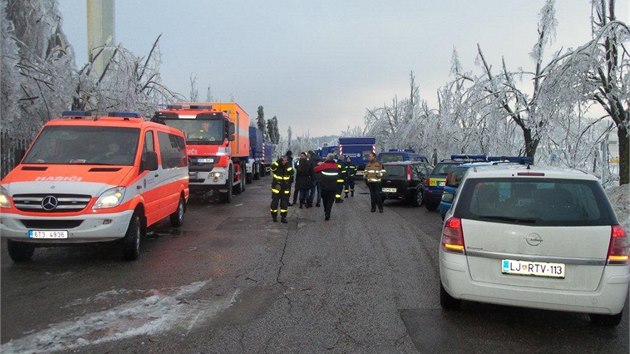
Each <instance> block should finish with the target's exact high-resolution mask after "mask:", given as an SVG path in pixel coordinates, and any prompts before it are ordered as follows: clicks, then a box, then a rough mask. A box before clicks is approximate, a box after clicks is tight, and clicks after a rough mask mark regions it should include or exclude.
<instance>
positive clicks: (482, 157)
mask: <svg viewBox="0 0 630 354" xmlns="http://www.w3.org/2000/svg"><path fill="white" fill-rule="evenodd" d="M451 160H477V161H486V155H485V154H479V155H465V154H459V155H451Z"/></svg>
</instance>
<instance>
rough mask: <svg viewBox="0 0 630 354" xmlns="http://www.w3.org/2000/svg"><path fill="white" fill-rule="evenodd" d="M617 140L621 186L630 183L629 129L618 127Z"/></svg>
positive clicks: (621, 125) (620, 125)
mask: <svg viewBox="0 0 630 354" xmlns="http://www.w3.org/2000/svg"><path fill="white" fill-rule="evenodd" d="M617 139H619V185H622V184H628V183H630V176H629V174H630V171H629V170H630V138H629V137H628V129H627V128H626V127H625V126H624V125H623V124H619V125H617Z"/></svg>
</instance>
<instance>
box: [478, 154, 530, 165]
mask: <svg viewBox="0 0 630 354" xmlns="http://www.w3.org/2000/svg"><path fill="white" fill-rule="evenodd" d="M488 161H491V162H501V161H508V162H513V163H519V164H521V165H533V161H532V158H531V157H529V156H488Z"/></svg>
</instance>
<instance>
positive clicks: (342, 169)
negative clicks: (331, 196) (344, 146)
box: [335, 153, 347, 203]
mask: <svg viewBox="0 0 630 354" xmlns="http://www.w3.org/2000/svg"><path fill="white" fill-rule="evenodd" d="M338 157H339V158H338V159H337V168H338V169H339V177H337V194H335V203H343V199H341V193H343V187H344V185H345V184H346V173H347V171H346V163H345V161H344V160H343V154H342V153H339V156H338Z"/></svg>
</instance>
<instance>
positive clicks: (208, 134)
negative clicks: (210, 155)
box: [164, 119, 225, 145]
mask: <svg viewBox="0 0 630 354" xmlns="http://www.w3.org/2000/svg"><path fill="white" fill-rule="evenodd" d="M164 123H165V124H166V125H168V126H170V127H173V128H177V129H179V130H181V131H182V132H184V135H185V136H186V142H189V143H191V144H197V145H213V144H223V142H224V141H225V124H224V120H223V119H203V120H201V119H164Z"/></svg>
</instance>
